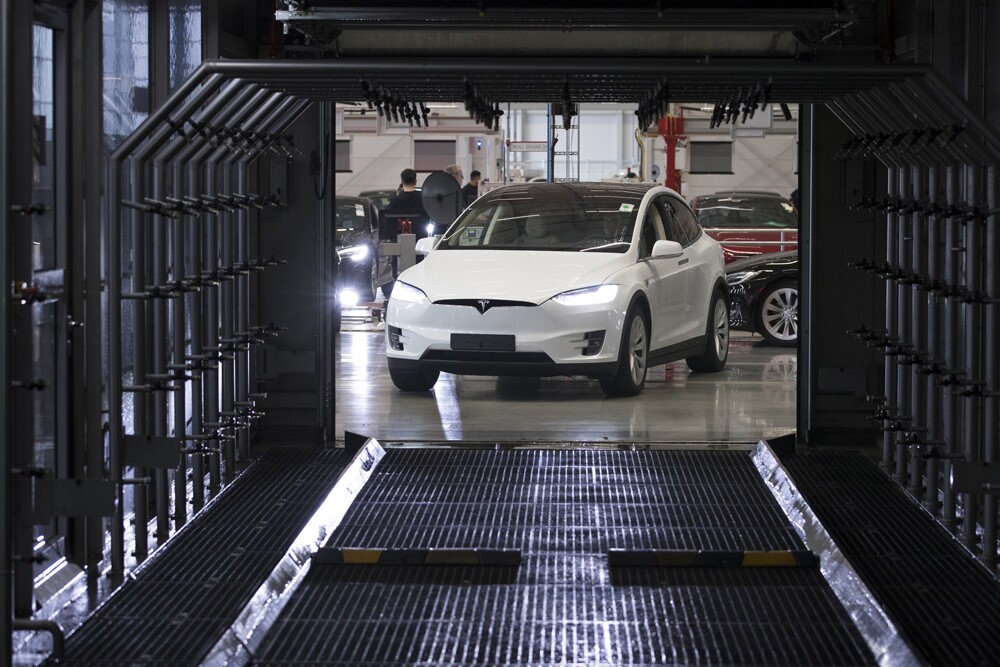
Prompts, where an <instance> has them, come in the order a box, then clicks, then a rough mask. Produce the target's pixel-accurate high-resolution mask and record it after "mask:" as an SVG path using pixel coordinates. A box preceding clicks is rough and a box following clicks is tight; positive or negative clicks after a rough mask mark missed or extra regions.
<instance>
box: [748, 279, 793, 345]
mask: <svg viewBox="0 0 1000 667" xmlns="http://www.w3.org/2000/svg"><path fill="white" fill-rule="evenodd" d="M757 303H758V305H757V322H758V324H759V326H758V331H760V335H761V336H763V337H764V340H766V341H767V342H768V343H770V344H771V345H776V346H778V347H794V346H795V344H796V343H797V342H798V340H799V288H798V287H796V286H795V283H794V282H792V281H790V280H782V281H779V282H777V283H775V284H773V285H771V286H770V287H768V288H767V291H766V292H764V293H763V294H761V296H760V299H758V302H757Z"/></svg>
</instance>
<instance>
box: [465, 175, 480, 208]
mask: <svg viewBox="0 0 1000 667" xmlns="http://www.w3.org/2000/svg"><path fill="white" fill-rule="evenodd" d="M481 175H482V174H480V173H479V172H478V171H477V170H475V169H473V170H472V173H470V174H469V182H468V183H466V184H465V185H463V186H462V196H463V197H465V205H466V206H468V205H469V204H471V203H472V202H474V201H476V200H477V199H478V198H479V177H480V176H481Z"/></svg>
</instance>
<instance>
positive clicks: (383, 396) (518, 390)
mask: <svg viewBox="0 0 1000 667" xmlns="http://www.w3.org/2000/svg"><path fill="white" fill-rule="evenodd" d="M384 345H385V343H384V337H383V335H382V334H381V332H373V331H348V332H343V333H341V334H340V335H339V336H338V340H337V366H336V368H337V378H336V426H335V434H336V435H337V437H342V433H343V431H344V430H349V431H354V432H357V433H363V434H365V435H370V436H374V437H377V438H379V439H381V440H384V441H387V442H405V441H417V440H420V441H423V440H449V441H454V440H465V441H482V440H490V441H524V442H533V441H540V442H541V441H545V442H549V441H570V442H621V441H627V442H638V443H641V442H751V443H752V442H757V441H758V440H760V439H761V438H763V437H772V436H774V435H778V434H783V433H789V432H792V431H793V430H794V428H795V402H796V374H797V358H796V355H795V354H794V353H793V352H790V351H789V350H788V349H787V348H774V347H769V346H767V345H765V344H763V343H762V342H761V341H760V338H759V337H756V336H750V335H749V334H739V333H737V334H734V335H733V340H732V345H731V348H730V355H729V361H728V364H727V366H726V368H725V369H724V370H723V371H722V372H720V373H707V374H692V373H691V372H690V371H689V370H688V368H687V365H686V364H684V362H680V363H674V364H669V365H667V366H663V367H659V368H654V369H652V370H651V371H650V373H649V378H648V380H647V384H646V388H645V390H644V391H643V393H642V394H640V395H639V396H637V397H633V398H616V399H610V398H607V397H605V396H604V394H603V392H602V391H601V388H600V385H599V384H598V383H597V382H596V381H594V380H588V379H586V378H579V377H574V378H541V379H537V378H536V379H527V378H496V377H478V376H457V375H450V374H446V373H443V374H442V375H441V379H440V380H439V381H438V383H437V385H435V387H434V389H432V390H431V391H428V392H423V393H416V394H412V393H403V392H400V391H398V390H397V389H396V388H395V387H394V386H393V384H392V381H391V380H390V379H389V374H388V371H387V370H386V366H385V349H384Z"/></svg>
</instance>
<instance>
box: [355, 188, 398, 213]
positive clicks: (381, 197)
mask: <svg viewBox="0 0 1000 667" xmlns="http://www.w3.org/2000/svg"><path fill="white" fill-rule="evenodd" d="M358 196H359V197H367V198H368V199H371V200H372V201H373V202H375V206H376V207H377V208H378V210H379V211H384V210H385V207H386V206H388V205H389V200H390V199H392V198H393V197H395V196H396V191H395V190H365V191H364V192H359V193H358Z"/></svg>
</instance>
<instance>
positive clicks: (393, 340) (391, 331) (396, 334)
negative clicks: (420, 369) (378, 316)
mask: <svg viewBox="0 0 1000 667" xmlns="http://www.w3.org/2000/svg"><path fill="white" fill-rule="evenodd" d="M386 331H387V332H388V335H389V347H391V348H392V349H394V350H402V349H403V341H401V340H400V338H401V337H402V335H403V330H402V329H400V328H399V327H387V328H386Z"/></svg>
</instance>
